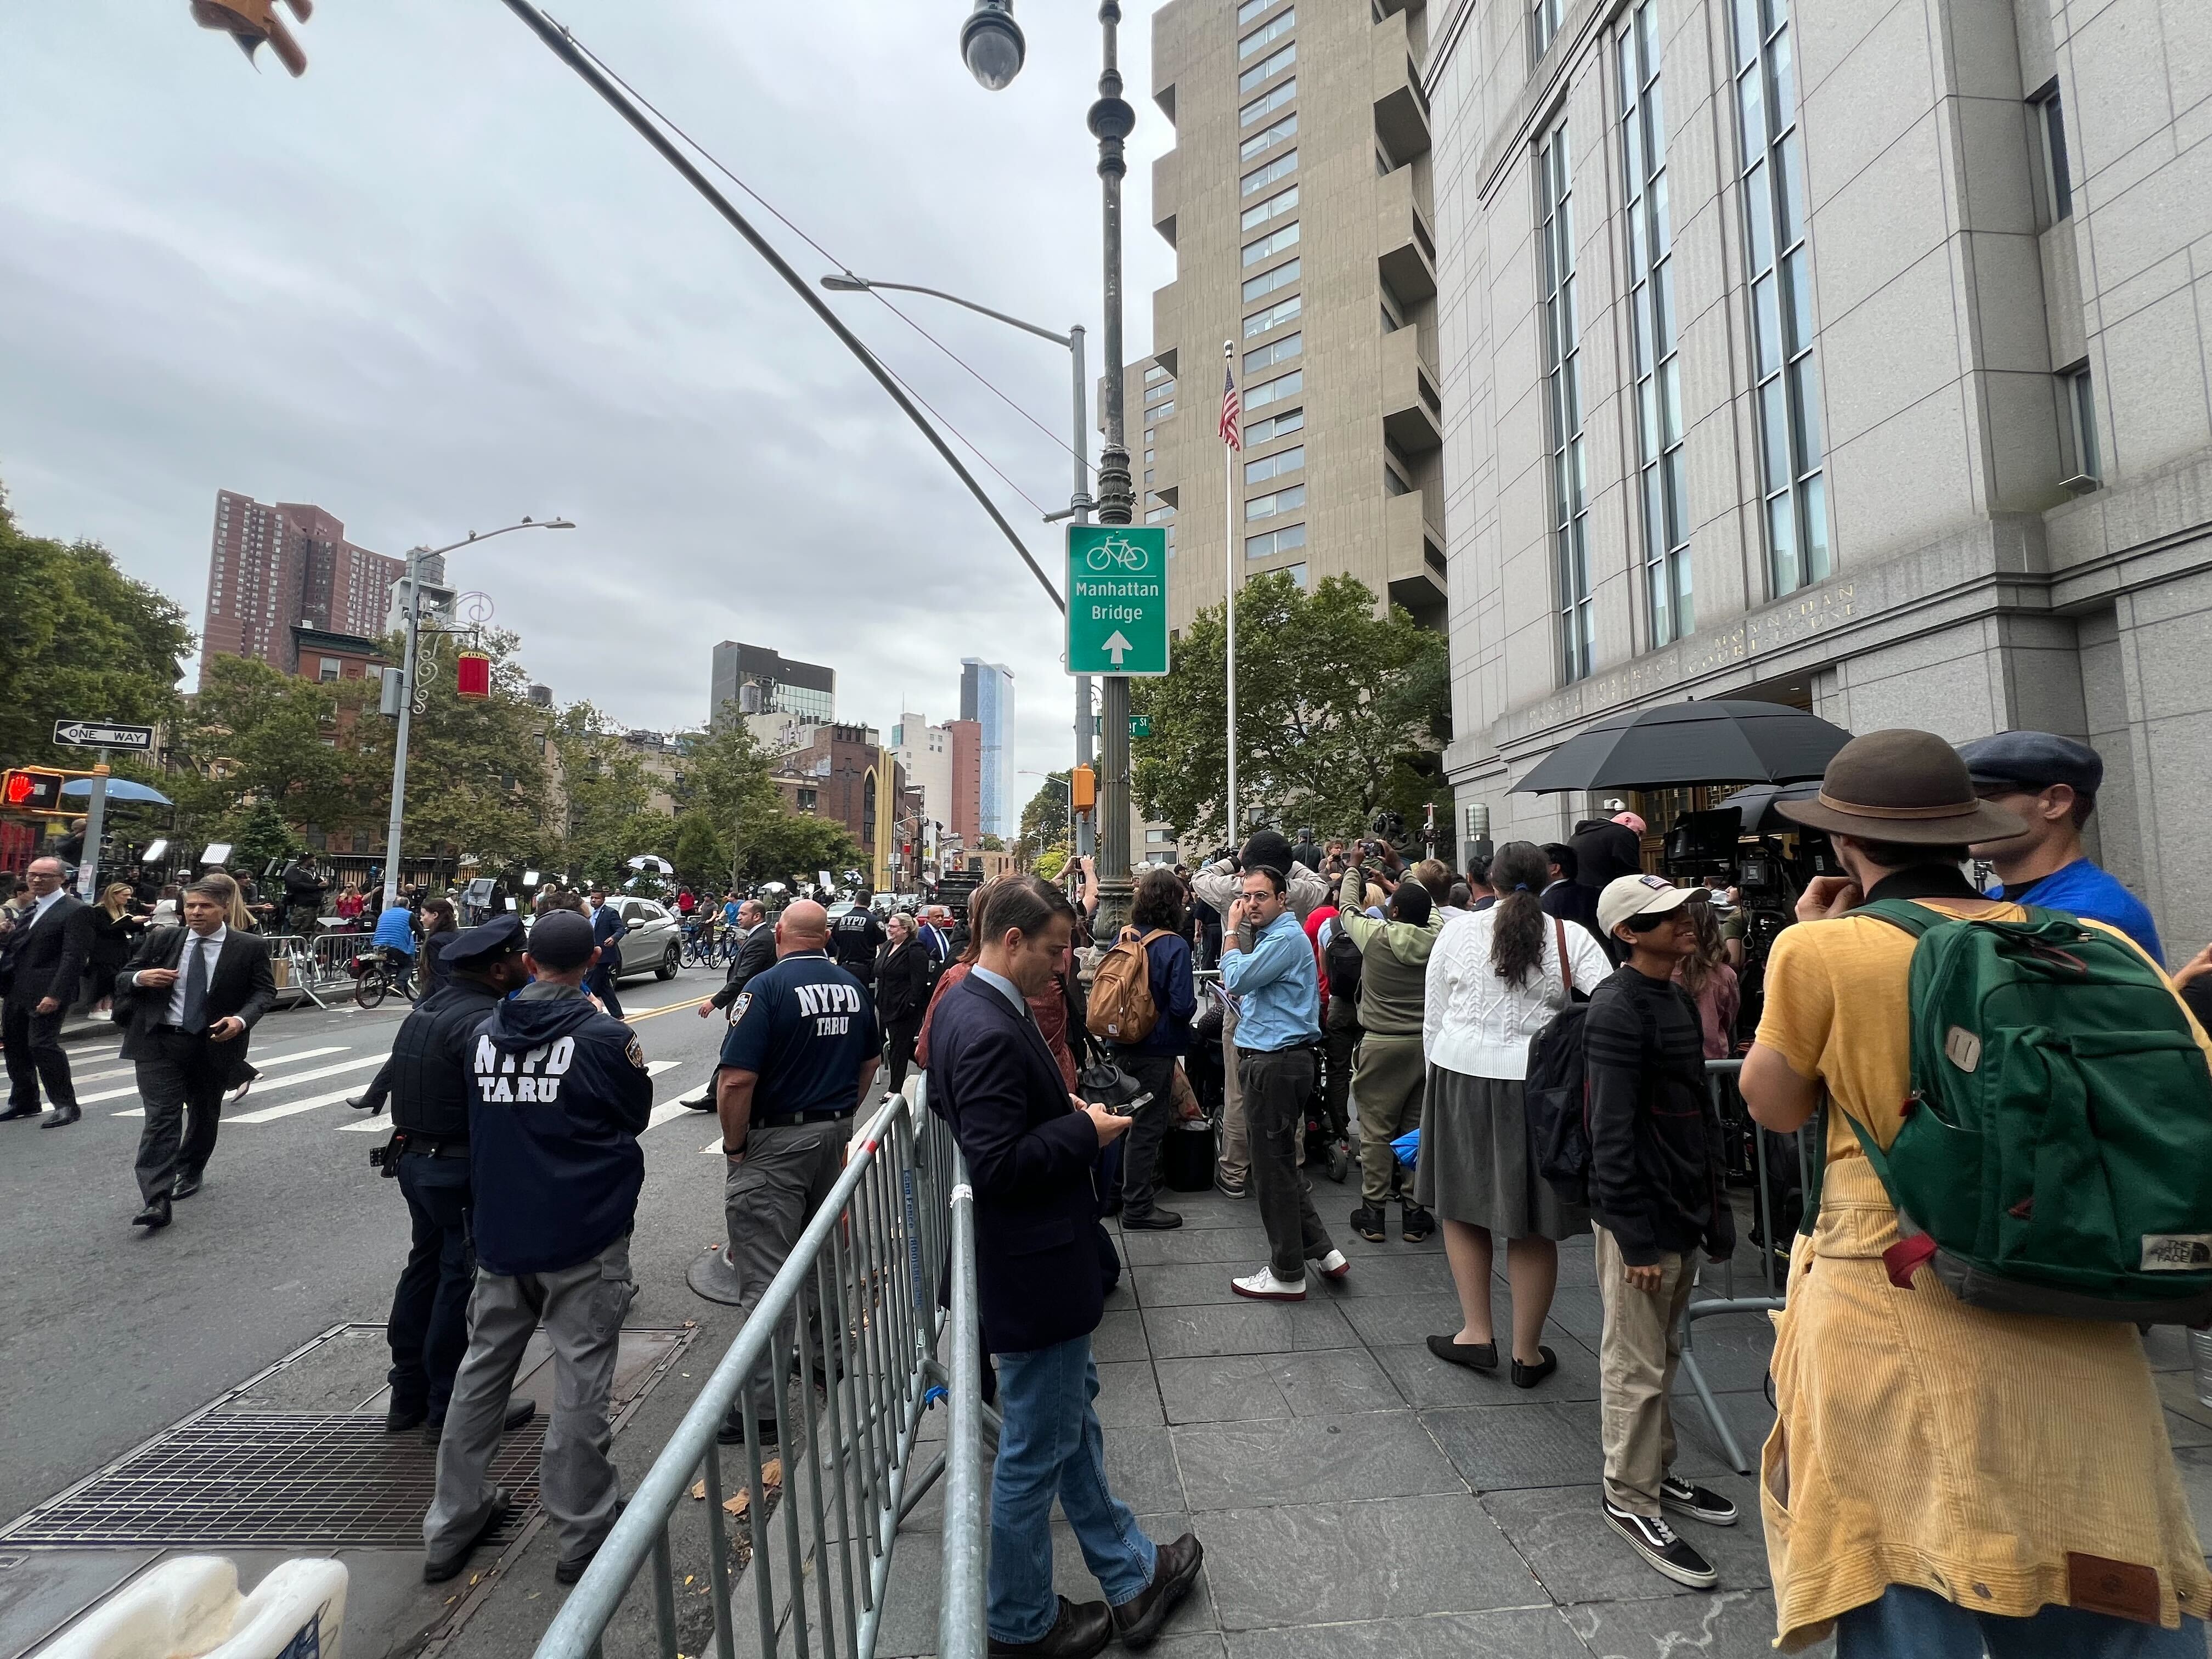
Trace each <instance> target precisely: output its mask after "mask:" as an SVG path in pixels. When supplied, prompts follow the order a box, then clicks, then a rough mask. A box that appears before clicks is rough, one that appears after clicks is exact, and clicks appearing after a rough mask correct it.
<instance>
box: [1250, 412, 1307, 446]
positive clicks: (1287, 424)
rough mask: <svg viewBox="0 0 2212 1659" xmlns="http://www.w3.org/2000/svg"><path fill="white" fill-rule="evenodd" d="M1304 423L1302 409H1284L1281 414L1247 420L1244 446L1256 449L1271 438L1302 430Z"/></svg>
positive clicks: (1285, 436)
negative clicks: (1257, 419) (1262, 418)
mask: <svg viewBox="0 0 2212 1659" xmlns="http://www.w3.org/2000/svg"><path fill="white" fill-rule="evenodd" d="M1247 407H1248V408H1249V404H1248V405H1247ZM1305 424H1306V412H1305V410H1303V409H1286V410H1284V411H1283V412H1282V413H1281V414H1279V415H1270V416H1267V419H1265V420H1263V421H1252V422H1248V423H1247V424H1246V426H1245V428H1244V444H1245V447H1247V448H1249V449H1257V448H1258V447H1260V446H1261V444H1264V443H1267V442H1268V441H1271V440H1273V439H1276V438H1287V437H1289V436H1290V435H1291V434H1292V433H1293V432H1302V431H1304V429H1305Z"/></svg>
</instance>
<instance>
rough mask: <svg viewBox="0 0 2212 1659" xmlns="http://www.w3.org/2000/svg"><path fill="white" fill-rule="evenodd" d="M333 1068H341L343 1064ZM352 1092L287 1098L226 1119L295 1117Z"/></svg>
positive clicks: (249, 1120) (252, 1120)
mask: <svg viewBox="0 0 2212 1659" xmlns="http://www.w3.org/2000/svg"><path fill="white" fill-rule="evenodd" d="M334 1069H337V1070H341V1071H342V1070H343V1069H344V1068H343V1066H340V1067H337V1068H334ZM352 1092H353V1091H352V1090H350V1089H336V1090H333V1091H331V1092H330V1093H329V1094H326V1095H309V1096H308V1097H307V1098H306V1099H305V1100H288V1101H286V1102H285V1103H283V1105H282V1106H264V1107H263V1108H262V1109H260V1110H259V1111H258V1112H245V1113H241V1114H240V1115H238V1116H237V1117H234V1118H230V1119H228V1120H226V1121H228V1122H231V1123H273V1122H274V1121H276V1119H278V1118H280V1117H295V1116H297V1115H299V1114H300V1113H301V1112H312V1111H313V1110H314V1109H316V1108H317V1107H319V1106H328V1105H330V1104H331V1103H332V1102H334V1101H340V1100H343V1099H344V1098H345V1097H347V1096H348V1095H349V1094H351V1093H352Z"/></svg>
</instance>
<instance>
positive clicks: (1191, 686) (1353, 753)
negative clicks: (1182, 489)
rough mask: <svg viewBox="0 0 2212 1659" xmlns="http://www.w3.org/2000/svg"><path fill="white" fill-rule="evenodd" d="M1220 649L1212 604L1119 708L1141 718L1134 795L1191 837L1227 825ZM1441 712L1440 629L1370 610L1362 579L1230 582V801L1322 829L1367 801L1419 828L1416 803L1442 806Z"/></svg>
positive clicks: (1220, 619)
mask: <svg viewBox="0 0 2212 1659" xmlns="http://www.w3.org/2000/svg"><path fill="white" fill-rule="evenodd" d="M1226 647H1227V629H1226V626H1225V616H1224V611H1223V607H1222V606H1220V605H1214V606H1212V607H1211V608H1210V609H1207V610H1205V611H1200V612H1199V613H1198V614H1197V615H1196V616H1195V617H1193V618H1192V619H1191V623H1190V625H1189V626H1188V628H1186V629H1183V630H1182V637H1181V638H1180V639H1179V640H1177V641H1175V643H1174V645H1173V646H1172V647H1171V652H1170V663H1169V671H1168V673H1167V674H1166V675H1165V676H1164V677H1162V678H1158V679H1140V680H1138V681H1136V682H1135V683H1134V684H1133V685H1132V687H1131V693H1132V695H1131V698H1130V702H1131V710H1132V712H1133V713H1134V714H1142V715H1144V716H1146V717H1147V718H1148V719H1149V720H1151V721H1152V735H1151V736H1150V737H1148V738H1137V739H1135V740H1134V741H1133V744H1132V745H1131V749H1132V757H1133V771H1134V785H1135V791H1136V795H1137V800H1138V804H1139V807H1140V809H1141V810H1142V811H1144V812H1145V813H1146V816H1147V817H1155V818H1162V819H1164V820H1166V821H1167V822H1168V823H1171V824H1173V825H1174V826H1175V828H1176V832H1177V833H1178V834H1179V835H1182V836H1195V837H1198V838H1200V839H1211V838H1212V837H1215V836H1227V835H1228V834H1229V833H1230V829H1229V825H1228V823H1227V818H1226V814H1225V811H1224V805H1225V802H1224V797H1225V794H1226V793H1227V776H1228V754H1227V744H1226V719H1225V713H1226V702H1227V694H1226V690H1225V684H1224V664H1225V659H1226V656H1227V650H1226ZM1450 719H1451V699H1450V679H1449V658H1448V655H1447V653H1446V648H1445V643H1444V636H1443V635H1442V634H1438V633H1434V632H1431V630H1429V629H1425V628H1420V627H1419V626H1417V625H1416V624H1415V623H1414V622H1413V617H1411V616H1410V615H1408V614H1407V611H1405V610H1404V609H1403V608H1402V607H1401V606H1398V605H1390V606H1389V607H1388V608H1387V609H1386V610H1385V611H1383V613H1382V614H1381V615H1379V616H1378V615H1377V614H1376V603H1375V595H1374V594H1373V593H1372V592H1370V590H1369V589H1368V588H1367V587H1366V586H1364V584H1363V583H1361V582H1359V581H1358V580H1355V579H1354V578H1352V577H1350V576H1328V577H1324V578H1323V579H1322V580H1321V582H1320V583H1319V584H1318V585H1316V587H1315V588H1314V590H1313V592H1310V593H1309V592H1306V591H1305V590H1304V588H1303V587H1301V586H1299V585H1298V583H1297V581H1296V580H1293V579H1292V578H1291V577H1290V576H1289V575H1287V574H1284V573H1282V572H1280V571H1271V572H1269V573H1267V574H1265V575H1261V576H1255V577H1253V578H1252V579H1251V580H1249V581H1247V582H1246V583H1245V584H1244V586H1243V588H1241V589H1240V590H1239V591H1238V593H1237V797H1238V805H1239V808H1240V811H1242V810H1247V809H1249V808H1252V807H1259V808H1261V810H1262V811H1263V812H1264V813H1265V815H1266V816H1267V817H1268V818H1269V819H1270V820H1273V821H1275V822H1279V823H1281V824H1283V825H1285V827H1291V826H1297V825H1304V824H1311V825H1313V826H1314V827H1315V828H1316V829H1318V830H1320V831H1321V832H1322V834H1324V835H1333V834H1353V833H1358V832H1359V831H1360V830H1361V829H1364V826H1365V825H1366V824H1367V823H1368V822H1369V820H1370V818H1371V817H1372V816H1373V814H1374V813H1376V811H1383V810H1389V811H1396V812H1399V813H1400V814H1401V815H1402V816H1404V817H1405V818H1406V821H1407V823H1408V824H1409V825H1412V826H1418V825H1419V822H1420V818H1421V809H1422V807H1423V806H1424V805H1426V804H1427V803H1429V802H1431V801H1440V802H1442V803H1443V805H1444V807H1445V809H1446V811H1447V814H1448V812H1449V803H1450V799H1451V793H1450V789H1449V786H1448V785H1446V784H1445V783H1444V781H1443V756H1442V750H1443V745H1444V744H1445V742H1446V741H1448V740H1449V736H1450ZM1240 827H1241V826H1240Z"/></svg>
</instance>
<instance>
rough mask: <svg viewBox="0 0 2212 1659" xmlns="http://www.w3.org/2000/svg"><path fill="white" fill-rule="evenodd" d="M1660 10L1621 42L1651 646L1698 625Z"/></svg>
mask: <svg viewBox="0 0 2212 1659" xmlns="http://www.w3.org/2000/svg"><path fill="white" fill-rule="evenodd" d="M1658 14H1659V5H1658V0H1641V3H1640V4H1638V6H1637V8H1636V9H1635V11H1634V12H1633V13H1632V15H1631V16H1630V19H1629V22H1628V27H1626V28H1624V29H1623V30H1621V32H1620V102H1621V107H1620V159H1621V172H1622V174H1623V183H1624V193H1625V195H1626V201H1627V212H1626V222H1627V226H1628V278H1629V296H1628V312H1629V325H1628V331H1629V367H1630V373H1631V374H1632V377H1633V379H1634V381H1635V386H1636V411H1637V418H1636V428H1637V461H1638V472H1639V479H1640V489H1639V493H1640V496H1641V501H1642V508H1641V513H1640V516H1641V517H1642V519H1643V521H1644V602H1645V605H1646V606H1647V607H1648V609H1649V611H1650V618H1651V643H1652V644H1653V645H1654V646H1655V647H1656V646H1662V645H1666V644H1668V643H1670V642H1671V641H1675V640H1678V639H1680V638H1682V637H1683V636H1684V635H1686V634H1688V633H1689V632H1690V630H1691V629H1692V628H1694V627H1695V626H1696V625H1697V624H1696V621H1695V618H1694V616H1693V613H1692V607H1691V602H1690V511H1689V495H1688V490H1689V483H1688V476H1687V470H1686V467H1685V465H1684V460H1683V454H1682V377H1681V359H1680V355H1679V353H1678V351H1677V344H1678V343H1677V340H1676V337H1675V330H1674V226H1673V224H1672V223H1671V222H1670V219H1671V216H1670V214H1669V212H1668V196H1667V115H1666V104H1665V102H1664V100H1662V96H1661V94H1660V86H1659V15H1658Z"/></svg>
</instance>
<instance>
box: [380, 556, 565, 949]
mask: <svg viewBox="0 0 2212 1659" xmlns="http://www.w3.org/2000/svg"><path fill="white" fill-rule="evenodd" d="M575 527H576V526H574V524H572V523H570V522H569V521H568V520H566V519H531V518H525V519H524V520H522V521H521V522H520V524H511V525H506V526H501V528H500V529H497V530H487V531H486V532H484V533H483V535H481V536H479V535H477V533H476V532H474V531H473V530H471V532H469V533H468V534H467V535H466V536H464V537H463V538H461V539H460V540H459V541H457V542H453V543H450V544H447V546H444V547H416V548H410V549H409V550H408V553H407V649H406V652H405V653H404V656H403V657H402V659H401V667H400V670H399V730H398V733H397V734H396V735H395V736H394V737H393V738H392V818H391V821H390V822H389V823H386V826H385V830H384V902H385V903H386V904H387V905H391V904H396V903H398V902H399V823H400V820H401V819H402V818H404V817H406V815H407V734H408V732H409V729H410V723H411V720H412V716H413V714H414V708H415V656H416V641H417V640H418V639H419V638H420V637H421V635H422V562H423V561H424V560H425V559H435V558H437V557H440V556H441V555H444V554H447V553H452V552H455V551H457V550H459V549H461V548H464V547H466V546H468V545H470V544H471V543H473V542H488V541H489V540H490V539H491V538H493V537H494V536H504V535H506V534H507V532H509V531H512V530H574V528H575Z"/></svg>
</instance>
